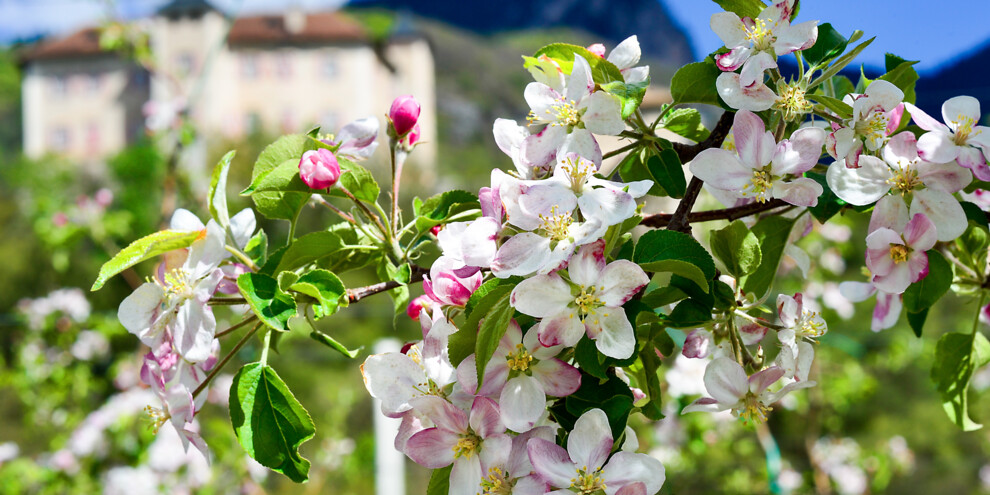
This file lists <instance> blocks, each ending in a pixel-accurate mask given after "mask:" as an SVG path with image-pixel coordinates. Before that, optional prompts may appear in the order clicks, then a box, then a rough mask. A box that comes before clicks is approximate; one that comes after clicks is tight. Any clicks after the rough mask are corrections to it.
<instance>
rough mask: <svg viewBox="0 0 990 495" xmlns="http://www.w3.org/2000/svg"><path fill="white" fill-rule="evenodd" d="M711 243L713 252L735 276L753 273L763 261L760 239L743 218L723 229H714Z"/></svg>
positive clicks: (730, 273)
mask: <svg viewBox="0 0 990 495" xmlns="http://www.w3.org/2000/svg"><path fill="white" fill-rule="evenodd" d="M709 243H710V244H711V247H712V254H714V255H715V257H716V258H718V260H719V261H721V262H722V265H724V266H725V269H726V272H728V274H729V275H732V276H733V277H736V278H742V277H743V276H745V275H749V274H750V273H753V272H754V271H756V269H757V268H759V266H760V261H762V255H761V253H760V241H759V240H758V239H757V238H756V235H754V234H753V233H752V232H750V231H749V228H747V227H746V224H744V223H743V222H742V220H736V221H734V222H732V223H730V224H729V225H727V226H725V228H722V229H721V230H713V231H712V232H711V238H710V240H709Z"/></svg>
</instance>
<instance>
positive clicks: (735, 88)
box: [715, 72, 777, 115]
mask: <svg viewBox="0 0 990 495" xmlns="http://www.w3.org/2000/svg"><path fill="white" fill-rule="evenodd" d="M715 88H716V89H718V95H719V97H721V98H722V100H723V101H725V104H726V105H729V106H730V107H732V108H735V109H739V110H747V111H753V112H761V111H763V110H766V109H768V108H770V107H772V106H773V104H774V102H776V101H777V95H776V94H775V93H774V92H773V90H772V89H770V88H769V87H768V86H767V85H766V84H756V85H753V86H751V87H745V86H743V84H742V82H741V81H740V76H739V74H736V73H733V72H725V73H722V74H721V75H719V76H718V79H716V80H715ZM737 115H738V114H737Z"/></svg>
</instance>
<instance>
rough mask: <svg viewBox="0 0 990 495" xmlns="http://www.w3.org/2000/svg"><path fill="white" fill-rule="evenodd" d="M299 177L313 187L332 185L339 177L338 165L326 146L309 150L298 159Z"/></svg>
mask: <svg viewBox="0 0 990 495" xmlns="http://www.w3.org/2000/svg"><path fill="white" fill-rule="evenodd" d="M299 178H300V179H302V181H303V182H305V183H306V185H307V186H309V187H311V188H313V189H326V188H328V187H333V185H334V184H336V183H337V180H338V179H340V165H339V164H338V163H337V157H336V156H334V154H333V152H331V151H330V150H328V149H326V148H320V149H317V150H310V151H307V152H305V153H303V156H302V158H300V159H299Z"/></svg>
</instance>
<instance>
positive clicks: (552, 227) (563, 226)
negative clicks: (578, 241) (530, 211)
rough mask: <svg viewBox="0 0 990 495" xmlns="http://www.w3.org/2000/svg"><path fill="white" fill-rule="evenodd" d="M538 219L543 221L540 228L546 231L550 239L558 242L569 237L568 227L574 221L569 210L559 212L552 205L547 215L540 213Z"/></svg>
mask: <svg viewBox="0 0 990 495" xmlns="http://www.w3.org/2000/svg"><path fill="white" fill-rule="evenodd" d="M540 220H542V222H543V223H542V224H541V225H540V228H541V229H543V230H544V231H546V233H547V236H548V237H550V239H552V240H554V241H558V242H559V241H562V240H564V239H567V238H568V237H570V235H571V234H570V227H571V224H572V223H574V221H573V220H572V219H571V212H567V213H560V210H559V209H558V208H557V207H556V206H553V207H551V208H550V214H549V215H540Z"/></svg>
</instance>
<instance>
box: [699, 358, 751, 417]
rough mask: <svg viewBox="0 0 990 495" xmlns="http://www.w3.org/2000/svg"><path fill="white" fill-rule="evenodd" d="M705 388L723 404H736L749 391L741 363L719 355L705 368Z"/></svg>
mask: <svg viewBox="0 0 990 495" xmlns="http://www.w3.org/2000/svg"><path fill="white" fill-rule="evenodd" d="M705 389H706V390H708V393H709V394H710V395H711V396H712V398H714V399H715V400H717V401H718V402H719V403H721V404H727V405H731V404H735V403H736V402H739V399H741V398H742V397H743V396H745V395H746V392H748V391H749V381H748V379H747V377H746V372H745V371H743V369H742V366H739V363H737V362H735V361H733V360H732V359H729V358H727V357H718V358H715V359H713V360H712V362H710V363H708V366H707V367H706V368H705Z"/></svg>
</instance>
